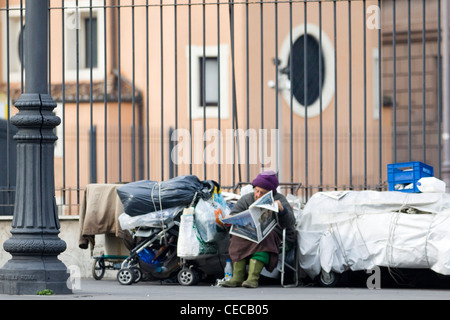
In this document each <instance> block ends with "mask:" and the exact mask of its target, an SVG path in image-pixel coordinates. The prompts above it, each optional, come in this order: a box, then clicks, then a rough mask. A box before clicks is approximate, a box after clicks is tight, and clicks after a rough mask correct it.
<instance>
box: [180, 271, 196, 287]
mask: <svg viewBox="0 0 450 320" xmlns="http://www.w3.org/2000/svg"><path fill="white" fill-rule="evenodd" d="M199 281H200V275H199V274H198V272H197V271H195V270H194V269H192V268H189V269H188V268H183V269H181V270H180V272H178V282H179V283H180V284H181V285H183V286H193V285H196V284H197V283H198V282H199Z"/></svg>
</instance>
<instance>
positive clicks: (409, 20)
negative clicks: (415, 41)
mask: <svg viewBox="0 0 450 320" xmlns="http://www.w3.org/2000/svg"><path fill="white" fill-rule="evenodd" d="M411 75H412V73H411V0H408V161H411V159H412V142H411V111H412V105H411Z"/></svg>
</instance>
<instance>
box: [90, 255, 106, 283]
mask: <svg viewBox="0 0 450 320" xmlns="http://www.w3.org/2000/svg"><path fill="white" fill-rule="evenodd" d="M105 269H106V267H105V263H104V261H103V259H96V260H95V261H94V263H93V264H92V276H93V277H94V279H95V280H102V278H103V276H104V275H105Z"/></svg>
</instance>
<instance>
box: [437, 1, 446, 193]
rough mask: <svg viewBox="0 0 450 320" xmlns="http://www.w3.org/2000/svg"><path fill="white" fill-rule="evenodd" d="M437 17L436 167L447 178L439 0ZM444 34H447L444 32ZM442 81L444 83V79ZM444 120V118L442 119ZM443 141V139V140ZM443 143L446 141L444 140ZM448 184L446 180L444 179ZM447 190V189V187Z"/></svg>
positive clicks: (440, 175)
mask: <svg viewBox="0 0 450 320" xmlns="http://www.w3.org/2000/svg"><path fill="white" fill-rule="evenodd" d="M444 7H445V8H446V7H447V4H445V6H444ZM437 11H438V12H437V17H438V26H437V64H438V78H437V83H438V97H437V100H438V154H439V157H438V158H439V168H438V172H439V177H441V179H444V180H447V179H448V176H447V174H448V172H447V169H448V168H447V161H448V159H447V148H446V147H445V146H444V150H442V149H443V148H442V147H443V146H442V140H443V137H442V134H443V133H442V126H443V125H444V130H445V129H446V128H445V124H443V123H442V116H441V114H443V110H442V94H443V92H442V57H441V55H442V52H441V50H442V48H441V41H442V38H441V33H442V20H441V14H442V13H441V0H438V1H437ZM444 34H447V33H446V32H445V33H444ZM444 83H446V82H445V81H444ZM444 121H446V120H444ZM444 141H445V140H444ZM445 143H448V141H447V142H445ZM443 154H444V159H442V155H443ZM444 166H445V171H446V172H445V176H442V174H443V172H442V171H444V170H443V167H444ZM445 182H446V183H447V185H448V182H447V181H445ZM447 190H448V189H447Z"/></svg>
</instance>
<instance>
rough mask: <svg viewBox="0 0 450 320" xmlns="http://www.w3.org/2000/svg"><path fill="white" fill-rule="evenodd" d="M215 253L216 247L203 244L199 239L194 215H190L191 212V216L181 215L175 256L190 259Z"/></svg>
mask: <svg viewBox="0 0 450 320" xmlns="http://www.w3.org/2000/svg"><path fill="white" fill-rule="evenodd" d="M187 211H188V210H187ZM188 212H189V211H188ZM216 253H217V249H216V247H215V246H213V245H211V244H208V243H205V242H204V241H203V240H202V238H201V237H200V234H199V233H198V230H197V227H196V225H195V220H194V214H192V212H191V214H182V215H181V217H180V229H179V234H178V243H177V256H178V257H180V258H191V259H192V258H196V257H199V256H203V255H207V254H216Z"/></svg>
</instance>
